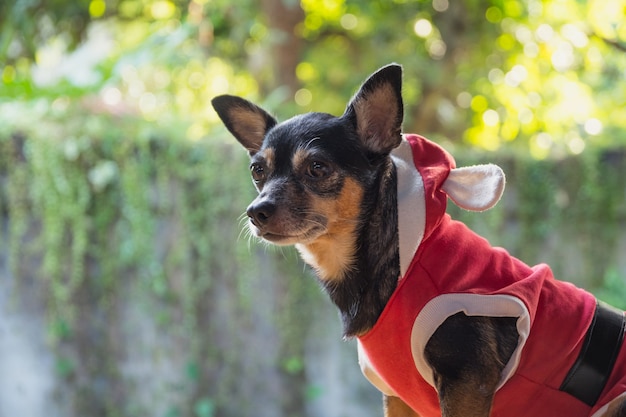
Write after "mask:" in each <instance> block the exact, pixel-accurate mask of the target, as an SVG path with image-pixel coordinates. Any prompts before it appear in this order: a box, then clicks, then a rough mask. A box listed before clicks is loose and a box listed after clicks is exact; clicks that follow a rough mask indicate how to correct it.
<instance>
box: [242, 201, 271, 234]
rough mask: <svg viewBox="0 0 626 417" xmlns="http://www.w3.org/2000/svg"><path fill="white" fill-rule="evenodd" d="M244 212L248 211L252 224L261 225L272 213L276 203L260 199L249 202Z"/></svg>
mask: <svg viewBox="0 0 626 417" xmlns="http://www.w3.org/2000/svg"><path fill="white" fill-rule="evenodd" d="M246 212H247V213H248V217H250V219H251V220H252V224H254V225H255V226H257V227H261V226H263V225H265V224H266V223H267V221H268V220H269V219H270V217H272V216H273V215H274V213H275V212H276V205H275V204H274V203H272V202H271V201H267V200H262V201H259V202H258V203H252V204H250V205H249V206H248V210H247V211H246Z"/></svg>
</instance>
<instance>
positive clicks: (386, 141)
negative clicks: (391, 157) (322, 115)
mask: <svg viewBox="0 0 626 417" xmlns="http://www.w3.org/2000/svg"><path fill="white" fill-rule="evenodd" d="M403 116H404V108H403V104H402V67H401V66H400V65H397V64H390V65H387V66H385V67H382V68H381V69H379V70H378V71H376V72H375V73H374V74H372V75H371V76H370V77H369V78H368V79H367V80H366V81H365V82H364V83H363V85H362V86H361V88H360V89H359V91H358V92H357V93H356V95H355V96H354V97H353V98H352V100H351V101H350V103H348V106H347V108H346V111H345V113H344V115H343V117H345V118H348V119H349V120H350V121H351V122H352V123H353V124H354V126H355V128H356V131H357V134H358V135H359V138H360V139H361V141H362V142H363V144H364V145H365V146H366V148H367V149H368V150H370V151H371V152H373V153H376V154H388V153H389V152H391V150H393V149H394V148H395V147H397V146H398V145H399V144H400V142H401V141H402V118H403Z"/></svg>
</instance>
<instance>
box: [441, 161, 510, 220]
mask: <svg viewBox="0 0 626 417" xmlns="http://www.w3.org/2000/svg"><path fill="white" fill-rule="evenodd" d="M505 182H506V179H505V177H504V171H502V168H500V167H499V166H497V165H494V164H485V165H474V166H470V167H463V168H455V169H452V170H451V171H450V174H449V175H448V178H447V179H446V181H445V182H444V183H443V185H442V186H441V189H442V190H443V191H444V192H445V193H446V194H448V197H450V198H451V199H452V201H454V202H455V203H456V205H457V206H459V207H461V208H463V209H465V210H470V211H484V210H487V209H490V208H492V207H493V206H495V205H496V203H498V201H499V200H500V197H502V193H503V192H504V185H505Z"/></svg>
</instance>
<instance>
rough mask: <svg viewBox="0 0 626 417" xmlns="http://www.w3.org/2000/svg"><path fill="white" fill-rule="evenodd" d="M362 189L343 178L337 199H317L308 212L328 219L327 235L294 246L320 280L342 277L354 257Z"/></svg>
mask: <svg viewBox="0 0 626 417" xmlns="http://www.w3.org/2000/svg"><path fill="white" fill-rule="evenodd" d="M362 200H363V188H362V187H361V186H360V185H359V183H357V182H356V181H355V180H353V179H352V178H346V180H345V182H344V185H343V189H342V190H341V193H340V195H339V197H338V198H337V199H322V198H319V199H318V200H317V201H316V202H315V204H314V205H313V207H312V209H313V210H314V211H316V212H318V213H322V214H324V215H325V216H326V218H327V219H328V225H327V231H326V233H324V234H323V235H321V236H320V237H318V238H317V239H316V240H314V241H313V242H311V243H307V244H299V245H296V247H297V248H298V250H299V251H300V254H301V256H302V258H303V259H304V261H305V262H306V263H308V264H309V265H311V266H312V267H313V268H315V269H316V270H317V272H318V274H319V277H320V279H322V280H334V279H341V278H343V277H344V275H345V274H346V272H347V271H348V270H349V268H350V266H351V265H352V263H353V261H354V256H355V254H356V228H357V225H358V221H359V219H358V216H359V214H360V212H361V202H362Z"/></svg>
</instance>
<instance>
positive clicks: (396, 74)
mask: <svg viewBox="0 0 626 417" xmlns="http://www.w3.org/2000/svg"><path fill="white" fill-rule="evenodd" d="M401 71H402V70H401V67H400V66H397V65H390V66H387V67H384V68H382V69H381V70H379V71H378V72H376V73H375V74H373V75H372V76H371V77H370V78H369V79H368V80H367V81H366V82H365V83H364V84H363V85H362V87H361V89H360V90H359V91H358V93H357V94H356V95H355V96H354V98H353V99H352V100H351V101H350V103H349V104H348V106H347V108H346V111H345V113H344V114H343V115H342V116H340V117H334V116H331V115H328V114H323V113H308V114H304V115H300V116H296V117H294V118H291V119H289V120H287V121H285V122H283V123H280V124H279V123H278V122H277V121H276V120H275V119H274V118H273V117H272V116H270V115H269V114H268V113H267V112H265V111H264V110H262V109H261V108H260V107H258V106H256V105H254V104H252V103H250V102H249V101H247V100H244V99H242V98H239V97H235V96H220V97H217V98H215V99H214V100H213V106H214V108H215V110H216V111H217V113H218V115H219V116H220V118H221V119H222V121H223V122H224V124H225V125H226V127H227V128H228V130H229V131H230V132H231V133H232V134H233V135H234V136H235V137H236V139H237V140H238V141H239V142H240V143H241V144H242V145H243V146H244V147H245V148H246V149H247V150H248V152H249V154H250V157H251V164H250V170H251V174H252V178H253V181H254V183H255V186H256V188H257V190H258V191H259V194H258V196H257V197H256V199H255V200H254V201H253V202H252V203H251V204H250V206H249V207H248V209H247V214H248V216H249V218H250V228H251V230H252V231H253V233H254V234H255V235H256V236H258V237H260V238H263V239H265V240H267V241H269V242H272V243H275V244H278V245H291V244H295V245H296V247H297V249H298V250H299V252H300V253H301V255H302V257H303V259H304V260H305V261H306V262H307V263H308V264H309V265H311V266H312V267H313V268H314V269H315V270H316V272H317V275H318V277H319V280H320V282H321V284H322V285H323V287H324V288H325V289H326V291H327V292H328V294H329V296H330V297H331V299H332V301H333V302H334V303H335V304H336V305H337V307H338V308H339V311H340V313H341V318H342V321H343V329H344V335H345V336H346V337H352V336H360V335H363V334H365V333H367V332H368V330H370V329H371V328H372V327H373V326H374V324H375V323H376V321H377V320H378V318H379V316H380V314H381V312H382V311H383V309H384V308H385V305H386V304H387V301H388V300H389V298H390V297H391V295H392V293H393V292H394V290H395V289H396V285H397V282H398V276H399V275H400V262H399V238H398V231H397V228H398V209H397V201H396V199H397V196H396V187H397V178H396V168H395V166H394V164H393V163H392V160H391V158H390V152H391V151H392V150H393V149H394V148H395V147H397V146H398V145H399V144H400V142H401V138H402V136H401V124H402V118H403V104H402V98H401V79H402V74H401ZM517 338H518V334H517V330H516V326H515V318H510V317H500V318H493V317H476V316H474V317H469V316H466V315H465V314H463V313H458V314H456V315H454V316H451V317H450V318H448V319H447V320H446V321H445V322H444V323H443V324H442V325H441V326H440V327H439V328H438V329H437V331H436V332H435V333H434V334H433V336H432V337H431V339H430V340H429V342H428V344H427V345H426V350H425V357H426V359H427V361H428V363H429V365H430V366H431V368H432V369H433V373H434V380H435V384H436V388H437V391H438V394H439V399H440V406H441V409H442V415H443V416H444V417H461V416H462V417H487V416H489V413H490V410H491V404H492V400H493V396H494V393H495V390H496V387H497V384H498V382H499V379H500V374H501V372H502V370H503V368H504V366H505V364H506V363H507V361H508V359H509V357H510V356H511V354H512V352H513V351H514V349H515V347H516V344H517ZM455 346H463V347H464V348H463V350H462V352H460V351H459V350H458V349H455V348H454V347H455ZM384 408H385V416H387V417H416V416H417V414H416V413H415V412H414V411H412V410H411V409H410V408H409V407H408V406H407V405H406V404H404V402H403V401H402V400H400V399H399V398H397V397H385V399H384ZM625 409H626V401H622V402H621V403H620V404H615V405H612V406H611V407H610V408H609V411H607V413H606V414H605V416H607V417H624V416H626V411H625Z"/></svg>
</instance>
